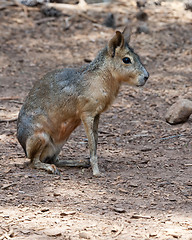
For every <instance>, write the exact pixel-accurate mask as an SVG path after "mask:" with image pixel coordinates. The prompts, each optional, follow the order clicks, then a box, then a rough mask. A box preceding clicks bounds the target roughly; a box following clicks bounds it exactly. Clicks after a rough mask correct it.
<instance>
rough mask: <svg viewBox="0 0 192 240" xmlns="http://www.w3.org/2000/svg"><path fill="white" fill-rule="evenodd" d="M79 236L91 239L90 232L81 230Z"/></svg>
mask: <svg viewBox="0 0 192 240" xmlns="http://www.w3.org/2000/svg"><path fill="white" fill-rule="evenodd" d="M79 238H84V239H91V235H90V233H88V232H85V231H83V232H80V233H79Z"/></svg>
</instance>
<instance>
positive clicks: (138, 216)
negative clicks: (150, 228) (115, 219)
mask: <svg viewBox="0 0 192 240" xmlns="http://www.w3.org/2000/svg"><path fill="white" fill-rule="evenodd" d="M131 218H134V219H139V218H144V219H150V218H152V217H151V216H143V215H137V214H135V215H132V216H131Z"/></svg>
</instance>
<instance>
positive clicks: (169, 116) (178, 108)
mask: <svg viewBox="0 0 192 240" xmlns="http://www.w3.org/2000/svg"><path fill="white" fill-rule="evenodd" d="M191 114H192V101H190V100H188V99H179V100H178V101H177V102H176V103H174V104H173V105H172V106H171V107H170V108H169V109H168V111H167V113H166V115H165V119H166V121H167V122H168V123H170V124H177V123H183V122H186V121H187V120H188V118H189V117H190V115H191Z"/></svg>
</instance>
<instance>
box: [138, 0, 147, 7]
mask: <svg viewBox="0 0 192 240" xmlns="http://www.w3.org/2000/svg"><path fill="white" fill-rule="evenodd" d="M146 3H147V1H146V0H137V1H136V4H137V7H138V8H143V7H145V5H146Z"/></svg>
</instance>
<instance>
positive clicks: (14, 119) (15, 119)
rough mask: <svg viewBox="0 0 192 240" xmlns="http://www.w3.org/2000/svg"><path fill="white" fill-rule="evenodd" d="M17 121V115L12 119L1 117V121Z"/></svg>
mask: <svg viewBox="0 0 192 240" xmlns="http://www.w3.org/2000/svg"><path fill="white" fill-rule="evenodd" d="M15 121H17V117H15V118H11V119H0V123H2V122H15Z"/></svg>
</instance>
